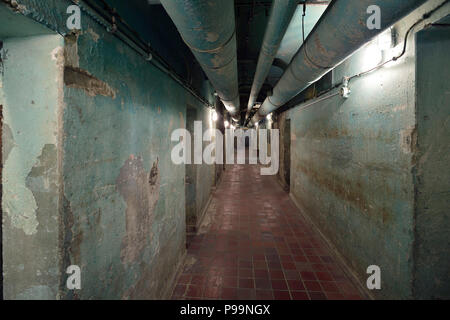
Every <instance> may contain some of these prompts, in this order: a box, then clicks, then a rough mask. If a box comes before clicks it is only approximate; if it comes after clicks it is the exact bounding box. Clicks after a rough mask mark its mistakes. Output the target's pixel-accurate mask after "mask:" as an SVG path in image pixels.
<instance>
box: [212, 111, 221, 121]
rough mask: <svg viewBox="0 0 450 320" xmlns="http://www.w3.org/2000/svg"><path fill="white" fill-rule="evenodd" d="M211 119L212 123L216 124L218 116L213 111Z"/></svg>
mask: <svg viewBox="0 0 450 320" xmlns="http://www.w3.org/2000/svg"><path fill="white" fill-rule="evenodd" d="M211 118H212V120H213V121H214V122H216V121H217V119H219V116H218V115H217V112H216V111H214V110H213V111H212V114H211Z"/></svg>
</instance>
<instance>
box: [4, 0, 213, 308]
mask: <svg viewBox="0 0 450 320" xmlns="http://www.w3.org/2000/svg"><path fill="white" fill-rule="evenodd" d="M20 4H21V5H23V7H21V10H22V13H23V14H25V15H28V16H30V17H33V18H34V19H39V22H41V23H43V24H45V25H46V26H47V27H49V28H51V29H53V30H55V31H56V32H58V33H60V34H62V35H64V37H65V42H64V43H62V41H61V38H59V39H60V40H59V41H60V43H59V48H60V49H62V48H63V47H64V48H65V50H64V57H63V56H62V52H63V51H62V50H61V51H58V53H61V55H58V56H55V55H50V54H48V56H46V57H47V58H49V59H50V62H52V63H53V65H51V64H50V65H46V64H42V66H41V67H42V68H45V69H46V71H45V72H41V73H40V74H36V77H38V76H39V77H42V79H41V78H36V79H34V78H33V77H30V74H29V73H26V72H20V73H19V74H17V75H16V77H19V76H20V77H22V79H23V80H24V81H25V80H26V79H28V80H27V81H32V80H33V81H34V82H35V83H36V82H37V83H41V84H42V85H43V86H45V88H47V87H51V86H50V85H49V83H48V79H56V77H55V75H54V74H50V75H49V72H51V71H52V70H53V69H52V68H51V66H58V67H59V66H60V67H61V77H60V78H59V79H60V80H61V81H62V80H64V87H63V86H62V82H61V87H60V90H58V91H56V93H58V94H60V96H58V97H62V96H63V100H62V98H61V99H57V97H54V96H53V95H52V94H54V93H55V92H53V93H52V94H49V93H45V91H42V90H40V89H39V88H36V94H37V95H39V96H38V97H39V98H42V97H41V96H42V95H46V96H47V98H46V99H43V98H42V99H37V98H34V97H33V96H32V95H31V94H24V92H23V91H17V90H16V91H15V95H16V99H17V103H14V105H19V106H20V107H19V108H18V110H16V111H14V110H13V111H11V112H16V114H15V118H17V119H24V120H20V121H17V122H18V123H17V125H20V127H17V128H16V127H13V126H12V125H13V124H14V126H16V123H11V122H10V121H8V124H9V123H11V125H10V127H11V128H12V130H11V131H12V132H13V133H14V134H15V133H16V132H17V131H21V130H23V131H22V132H27V135H28V136H32V135H33V134H34V135H36V132H37V131H32V132H30V131H29V130H27V129H29V128H34V126H38V125H41V126H43V125H45V130H44V132H45V134H41V135H39V136H37V137H36V136H34V137H33V139H30V138H29V139H28V141H26V137H25V135H23V134H22V135H23V138H22V139H23V140H19V138H18V137H16V136H14V143H15V144H17V145H19V143H20V144H23V147H24V149H27V150H26V152H27V154H24V155H23V156H22V159H24V160H23V161H26V162H27V163H26V166H25V165H23V166H22V165H21V164H20V162H19V164H18V165H20V168H19V169H20V172H18V174H17V175H16V176H17V177H19V178H20V181H21V184H20V188H21V189H20V190H21V191H22V192H23V193H24V195H27V194H28V195H29V197H28V198H29V199H30V201H25V202H23V201H20V202H19V203H20V204H22V203H25V204H27V203H29V204H30V205H29V207H30V210H28V211H29V214H28V213H27V212H28V211H24V210H22V209H23V208H21V207H18V208H17V210H16V211H17V212H19V211H20V212H22V211H24V213H22V215H23V214H28V215H29V219H27V220H26V221H25V220H24V219H21V215H20V214H18V213H16V214H15V215H14V216H12V215H11V217H12V218H11V219H10V220H11V222H9V221H8V222H7V226H6V228H5V227H4V228H5V231H6V232H8V229H9V227H8V224H12V223H14V227H15V228H16V229H17V228H19V229H23V232H24V233H25V235H23V236H22V237H25V236H29V235H28V234H27V233H31V234H34V233H36V232H37V234H39V228H40V227H43V228H44V227H45V228H47V229H46V230H45V231H46V232H52V236H53V238H50V237H46V240H47V241H49V242H50V243H39V242H37V241H36V243H35V244H32V242H31V241H29V240H28V241H27V245H29V246H31V248H35V249H36V248H43V249H42V250H48V251H49V252H48V254H49V257H50V256H51V259H50V260H46V265H43V266H39V270H38V268H36V267H35V266H34V265H33V264H30V259H29V256H25V254H26V252H29V251H30V250H31V248H30V250H28V248H27V250H28V251H25V250H24V254H23V256H22V255H17V258H15V259H12V258H9V257H11V255H12V252H9V251H8V252H7V254H8V255H5V256H6V257H8V260H9V262H7V264H6V265H8V264H11V267H8V269H9V270H13V269H14V270H18V271H14V272H15V273H14V274H15V275H21V277H19V276H15V277H14V278H12V277H10V278H5V288H6V286H11V287H14V288H13V289H14V290H13V289H8V291H6V290H5V292H7V293H8V294H7V296H6V298H8V299H17V298H32V297H39V298H46V299H55V298H61V299H156V298H166V297H168V296H169V294H170V286H171V283H172V281H173V278H174V276H175V272H176V271H177V268H178V267H179V265H180V264H181V263H182V262H183V260H182V258H183V256H184V254H185V240H186V223H185V220H186V217H185V167H184V166H183V165H180V166H178V165H174V164H173V163H172V161H171V158H170V154H171V150H172V147H173V146H174V145H175V144H176V143H173V142H171V141H170V135H171V133H172V131H173V130H174V129H177V128H184V127H185V126H186V105H187V104H189V105H192V106H194V107H195V108H197V109H198V110H201V112H204V113H205V114H206V111H205V110H206V108H205V107H204V106H203V104H202V103H201V102H199V100H198V99H196V98H195V97H193V96H192V95H191V94H190V93H189V92H187V91H186V90H185V89H184V88H183V87H182V86H180V84H178V83H177V82H175V81H174V80H173V79H172V78H170V77H169V76H168V75H166V74H165V73H163V72H162V71H160V70H159V69H157V68H156V67H155V66H153V65H152V64H151V63H149V62H148V61H146V60H145V59H144V58H142V57H141V56H140V55H138V54H137V53H136V52H135V51H134V50H132V49H131V48H130V47H129V46H127V45H125V44H124V43H123V42H121V41H119V40H118V39H117V38H116V37H115V36H114V35H113V34H111V33H108V32H106V30H105V29H104V27H102V26H100V25H99V24H98V23H97V22H94V21H93V20H92V19H91V18H90V17H89V16H88V15H85V14H83V16H82V30H81V32H77V33H69V32H68V30H67V29H66V19H67V15H66V14H65V11H66V9H67V7H68V6H69V5H70V4H72V2H71V1H54V0H52V1H48V2H45V3H42V2H41V1H33V0H29V1H26V0H24V1H20ZM1 6H3V4H2V5H1ZM43 43H44V45H43V49H42V50H44V49H49V48H50V47H51V46H50V44H48V45H47V44H46V42H45V41H43ZM38 45H39V46H42V45H41V43H40V39H39V42H38V43H36V46H38ZM11 48H12V47H11ZM52 48H53V49H54V47H52ZM28 52H29V51H27V50H22V51H21V56H22V57H20V59H18V60H17V61H21V63H22V64H21V65H17V66H14V68H15V70H16V71H17V68H25V67H26V66H27V64H23V61H29V62H30V63H31V62H33V63H36V61H37V60H36V56H34V55H29V54H28ZM27 55H28V57H27ZM22 58H23V59H25V60H22ZM56 58H57V59H56ZM52 59H53V60H52ZM39 61H40V60H39ZM57 62H58V63H61V65H59V64H57ZM62 67H63V68H62ZM58 70H59V69H58ZM62 75H63V76H64V77H62ZM5 78H6V81H5V82H6V83H7V82H8V81H7V80H8V79H7V77H5ZM10 83H11V81H10ZM55 83H56V82H55ZM52 86H54V84H52ZM200 90H201V94H202V95H203V96H204V97H205V98H206V99H208V100H209V101H210V103H213V101H214V97H213V94H212V93H213V91H212V88H211V87H210V86H209V85H208V84H206V83H204V86H203V87H202V88H200ZM7 99H8V96H7ZM47 99H51V101H53V103H57V102H61V105H59V104H58V107H63V108H64V109H63V110H60V111H59V112H56V111H55V108H56V107H53V104H45V102H46V101H47ZM32 100H33V101H34V103H35V104H37V103H44V105H43V106H42V105H41V104H39V105H37V106H36V105H33V104H31V105H30V103H31V101H32ZM7 101H8V100H7ZM8 103H9V102H8ZM38 107H40V108H41V109H43V111H45V112H41V113H39V111H42V110H40V109H39V108H38ZM20 108H28V109H30V110H31V111H32V112H28V113H26V112H25V110H22V109H20ZM33 108H34V109H33ZM19 111H21V113H20V115H19V113H18V112H19ZM27 111H28V110H27ZM208 113H209V112H208ZM24 114H26V116H24ZM36 119H37V120H39V121H36ZM48 119H51V121H50V123H47V122H48V121H49V120H48ZM55 119H59V122H54V121H56V120H55ZM203 119H205V121H206V117H203ZM32 120H33V121H32ZM44 120H45V121H47V122H45V123H44ZM27 125H28V128H27ZM56 125H61V126H62V127H61V128H60V129H61V131H59V132H60V133H61V134H60V135H58V134H57V133H58V130H57V129H58V128H57V127H56ZM207 125H208V124H204V127H207ZM47 132H48V137H47V136H46V134H47ZM58 139H60V140H58ZM41 140H42V141H41ZM47 140H48V141H47ZM22 141H23V142H22ZM59 141H60V143H59ZM37 142H39V143H37ZM25 147H27V148H25ZM14 150H17V151H18V150H20V149H19V148H18V147H16V146H15V147H14V148H13V149H12V151H11V153H10V154H9V160H11V159H14V160H16V158H17V157H16V156H15V155H14ZM38 151H39V152H38ZM30 152H32V154H28V153H30ZM9 160H8V161H9ZM56 163H58V164H60V166H61V168H60V169H61V171H60V172H59V174H58V175H56V178H55V179H58V184H57V185H56V187H58V192H56V193H55V194H53V193H51V195H52V196H54V197H55V200H54V202H50V201H47V202H46V205H47V206H46V207H44V206H39V203H38V204H37V205H36V206H33V201H32V198H31V195H32V192H34V191H35V192H36V194H35V195H34V198H35V199H40V198H42V197H44V196H49V195H47V194H46V195H42V194H40V193H39V188H40V189H41V190H44V189H43V187H42V184H43V183H47V184H45V185H44V186H45V187H48V188H50V187H51V188H53V189H51V190H49V191H48V193H50V191H52V192H53V191H54V183H52V180H49V179H47V180H45V179H43V178H41V177H40V174H42V173H45V174H47V175H49V176H50V177H51V178H53V177H54V174H55V172H54V169H53V166H55V165H56ZM18 165H15V166H18ZM49 166H50V167H49ZM47 167H48V168H47ZM16 171H17V170H16ZM19 173H20V175H19ZM201 174H202V175H203V177H202V179H204V180H208V176H210V179H209V180H211V181H214V168H213V167H212V168H206V167H205V168H203V169H201ZM16 180H17V179H16ZM4 181H5V180H4ZM210 186H211V185H208V184H206V185H204V186H202V189H201V191H202V192H201V193H200V194H199V197H198V201H199V202H201V203H202V204H204V202H205V200H204V199H206V198H207V197H208V196H209V194H208V192H209V191H210V190H209V188H210ZM28 198H27V199H28ZM50 204H52V205H53V206H52V207H49V205H50ZM11 207H12V205H11ZM36 208H38V209H39V208H41V209H42V210H43V214H42V215H37V217H36V213H34V212H33V209H36ZM58 210H59V211H58ZM47 216H48V217H47ZM40 217H42V218H45V219H47V220H46V221H44V222H41V223H40V221H39V218H40ZM36 230H37V231H36ZM11 232H12V231H11ZM16 233H17V232H15V234H16ZM15 234H12V233H11V235H10V236H9V235H7V236H5V239H10V238H11V240H15V238H14V239H12V237H19V236H20V235H15ZM28 239H30V238H28ZM5 248H6V250H10V251H12V250H17V245H16V244H14V245H13V244H12V242H11V243H10V244H9V245H8V244H5ZM56 249H58V250H59V251H58V253H57V252H55V250H56ZM39 250H41V249H39ZM39 250H35V251H36V252H35V253H34V254H36V255H38V254H42V252H40V251H39ZM50 251H51V252H50ZM69 265H78V266H80V267H81V272H82V274H81V279H82V289H81V290H75V291H69V290H67V289H66V279H67V275H66V274H65V272H64V271H65V270H66V268H67V267H68V266H69ZM23 268H24V271H23V272H22V271H21V269H23ZM20 272H21V273H20ZM36 273H38V274H44V275H45V276H46V277H47V278H48V276H47V275H48V274H51V276H52V282H49V281H47V278H46V279H45V281H42V283H45V285H44V286H49V287H50V288H47V287H44V288H41V287H35V285H36V286H37V285H39V283H37V284H35V282H34V280H33V281H31V280H30V279H29V278H30V277H31V278H33V277H35V276H34V275H35V274H36ZM42 278H44V277H43V276H42ZM58 290H59V292H58Z"/></svg>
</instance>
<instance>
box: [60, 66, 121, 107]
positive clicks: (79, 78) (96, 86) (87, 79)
mask: <svg viewBox="0 0 450 320" xmlns="http://www.w3.org/2000/svg"><path fill="white" fill-rule="evenodd" d="M64 83H65V84H66V86H68V87H69V88H76V89H82V90H84V91H85V92H86V94H87V95H88V96H90V97H95V96H97V95H102V96H105V97H111V98H113V99H115V98H116V91H115V90H114V89H113V88H111V87H110V86H109V85H108V84H107V83H105V82H103V81H101V80H99V79H97V78H96V77H94V76H93V75H92V74H90V73H89V72H87V71H86V70H82V69H80V68H74V67H68V66H66V67H65V69H64Z"/></svg>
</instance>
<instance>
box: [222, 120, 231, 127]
mask: <svg viewBox="0 0 450 320" xmlns="http://www.w3.org/2000/svg"><path fill="white" fill-rule="evenodd" d="M223 125H224V126H225V128H228V127H229V126H230V123H229V122H228V121H226V120H225V122H224V123H223Z"/></svg>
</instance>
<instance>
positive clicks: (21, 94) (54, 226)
mask: <svg viewBox="0 0 450 320" xmlns="http://www.w3.org/2000/svg"><path fill="white" fill-rule="evenodd" d="M30 52H33V54H30ZM3 60H4V79H3V80H4V81H3V89H4V97H3V115H4V124H3V138H2V140H3V164H4V168H3V181H2V182H3V201H2V208H3V218H4V220H3V257H4V260H3V262H4V265H3V267H4V297H5V299H55V298H56V297H57V294H58V284H59V274H60V269H59V261H58V250H59V248H58V244H59V243H58V238H59V231H60V229H59V223H58V222H59V217H58V205H59V190H60V187H61V182H60V180H59V172H60V169H61V168H60V160H61V158H60V153H59V152H58V148H60V147H61V146H60V142H59V136H60V134H59V130H60V125H61V121H60V118H59V115H60V114H61V110H62V89H63V82H62V80H63V39H62V37H61V36H59V35H42V36H32V37H21V38H7V39H5V40H4V55H3Z"/></svg>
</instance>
